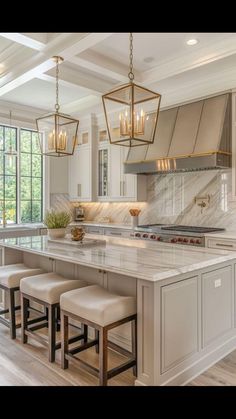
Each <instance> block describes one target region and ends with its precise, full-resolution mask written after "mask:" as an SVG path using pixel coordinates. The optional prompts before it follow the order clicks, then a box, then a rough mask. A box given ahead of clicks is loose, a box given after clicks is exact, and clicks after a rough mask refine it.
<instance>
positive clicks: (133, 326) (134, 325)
mask: <svg viewBox="0 0 236 419" xmlns="http://www.w3.org/2000/svg"><path fill="white" fill-rule="evenodd" d="M131 331H132V354H133V357H134V358H135V359H136V365H135V366H134V367H133V374H134V376H135V377H137V317H136V318H135V319H134V320H132V322H131Z"/></svg>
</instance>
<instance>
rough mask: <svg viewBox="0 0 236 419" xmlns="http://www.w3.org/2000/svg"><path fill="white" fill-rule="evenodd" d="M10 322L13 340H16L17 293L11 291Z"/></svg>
mask: <svg viewBox="0 0 236 419" xmlns="http://www.w3.org/2000/svg"><path fill="white" fill-rule="evenodd" d="M9 321H10V336H11V339H15V338H16V313H15V292H14V290H11V289H10V292H9Z"/></svg>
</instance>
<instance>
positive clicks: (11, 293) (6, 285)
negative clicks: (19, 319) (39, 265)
mask: <svg viewBox="0 0 236 419" xmlns="http://www.w3.org/2000/svg"><path fill="white" fill-rule="evenodd" d="M43 272H44V271H43V270H42V269H33V268H29V267H28V266H26V265H24V263H16V264H14V265H6V266H1V267H0V289H2V290H3V291H4V292H5V295H6V297H7V298H8V300H9V301H8V303H9V308H6V309H3V310H0V322H1V323H2V324H4V325H5V326H7V327H9V329H10V336H11V339H15V338H16V329H18V328H19V327H21V325H20V324H17V325H16V313H15V312H16V311H17V310H19V309H20V306H19V305H18V306H16V305H15V293H16V292H17V291H19V289H20V281H21V279H22V278H23V277H24V276H28V277H30V276H32V275H38V274H41V273H43ZM4 314H9V320H8V319H5V318H4V317H2V315H4Z"/></svg>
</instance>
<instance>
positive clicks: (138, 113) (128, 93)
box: [102, 33, 161, 147]
mask: <svg viewBox="0 0 236 419" xmlns="http://www.w3.org/2000/svg"><path fill="white" fill-rule="evenodd" d="M129 58H130V65H129V73H128V77H129V83H127V84H124V85H122V86H120V87H117V88H116V89H113V90H111V91H110V92H108V93H106V94H104V95H103V96H102V102H103V108H104V113H105V119H106V125H107V131H108V137H109V141H110V143H111V144H116V145H123V146H126V147H136V146H141V145H147V144H152V143H153V141H154V137H155V132H156V127H157V120H158V114H159V108H160V101H161V95H160V94H159V93H155V92H153V91H151V90H149V89H146V88H145V87H143V86H139V85H137V84H135V83H134V72H133V34H132V33H130V56H129ZM117 128H119V129H118V130H117Z"/></svg>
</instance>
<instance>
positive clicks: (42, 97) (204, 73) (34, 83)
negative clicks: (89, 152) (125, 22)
mask: <svg viewBox="0 0 236 419" xmlns="http://www.w3.org/2000/svg"><path fill="white" fill-rule="evenodd" d="M191 38H196V39H197V40H198V43H197V44H196V45H194V46H189V45H187V44H186V41H187V40H188V39H191ZM53 55H61V56H62V57H63V58H64V62H63V63H62V64H61V65H60V77H59V78H60V104H61V110H62V111H63V112H67V113H70V114H74V115H77V114H78V115H81V113H82V114H83V113H86V112H88V111H98V112H99V110H101V107H100V105H101V95H102V94H103V93H105V92H106V91H108V90H109V89H111V88H113V87H114V86H116V85H118V84H120V83H124V82H126V81H127V72H128V62H129V34H128V33H0V102H1V103H5V104H6V105H8V106H9V107H10V106H13V104H12V103H14V104H18V105H26V106H30V107H32V108H36V109H38V110H42V111H44V112H45V111H47V110H48V111H49V110H52V109H53V107H54V103H55V63H54V62H53V61H52V60H51V57H52V56H53ZM134 70H135V81H136V82H137V83H140V84H143V85H144V86H146V87H149V88H150V89H153V90H156V91H158V92H159V93H161V94H162V106H169V105H172V104H175V103H178V102H182V101H186V100H191V99H194V98H198V97H201V96H205V95H208V94H213V93H217V92H220V91H223V90H227V89H231V88H235V87H236V33H134Z"/></svg>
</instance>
